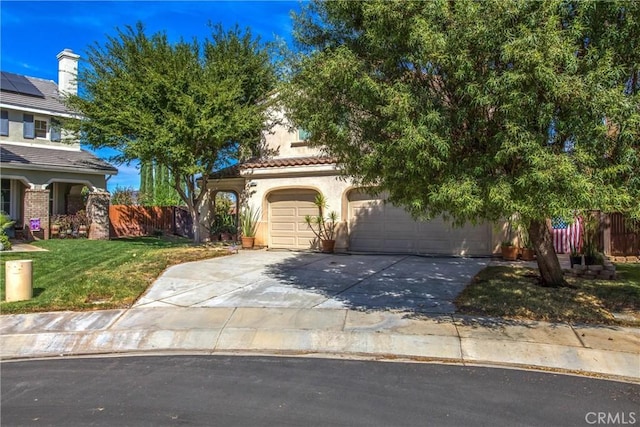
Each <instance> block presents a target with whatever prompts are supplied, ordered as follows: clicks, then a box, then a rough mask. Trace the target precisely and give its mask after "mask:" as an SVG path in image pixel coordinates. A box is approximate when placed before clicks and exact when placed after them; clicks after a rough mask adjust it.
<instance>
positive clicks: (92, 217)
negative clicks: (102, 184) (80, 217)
mask: <svg viewBox="0 0 640 427" xmlns="http://www.w3.org/2000/svg"><path fill="white" fill-rule="evenodd" d="M110 199H111V194H109V192H107V191H96V192H91V193H89V198H88V200H87V216H88V217H89V223H90V224H91V225H90V226H89V239H91V240H109V226H110V222H109V201H110Z"/></svg>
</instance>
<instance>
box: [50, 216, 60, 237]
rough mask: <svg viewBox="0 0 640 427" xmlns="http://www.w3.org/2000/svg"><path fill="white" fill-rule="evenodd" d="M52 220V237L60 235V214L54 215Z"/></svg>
mask: <svg viewBox="0 0 640 427" xmlns="http://www.w3.org/2000/svg"><path fill="white" fill-rule="evenodd" d="M49 221H50V222H51V226H50V229H51V237H56V236H57V237H60V225H61V224H60V215H54V216H52V217H51V219H50V220H49Z"/></svg>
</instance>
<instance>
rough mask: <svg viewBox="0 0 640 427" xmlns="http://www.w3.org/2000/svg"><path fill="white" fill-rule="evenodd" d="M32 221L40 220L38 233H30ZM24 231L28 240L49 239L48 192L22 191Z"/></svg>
mask: <svg viewBox="0 0 640 427" xmlns="http://www.w3.org/2000/svg"><path fill="white" fill-rule="evenodd" d="M32 219H40V231H31V227H30V223H31V220H32ZM24 229H25V237H26V238H27V239H28V240H40V239H45V240H46V239H48V238H49V190H34V189H30V188H29V189H26V190H24Z"/></svg>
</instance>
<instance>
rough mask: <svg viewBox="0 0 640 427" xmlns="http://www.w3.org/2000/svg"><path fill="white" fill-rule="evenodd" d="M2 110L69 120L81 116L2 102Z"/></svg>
mask: <svg viewBox="0 0 640 427" xmlns="http://www.w3.org/2000/svg"><path fill="white" fill-rule="evenodd" d="M0 108H5V109H10V110H19V111H24V112H25V113H34V114H41V115H43V116H56V117H65V118H68V119H73V118H76V119H77V118H80V115H79V114H75V113H71V112H68V111H67V112H64V111H55V110H43V109H40V108H31V107H25V106H24V105H18V104H7V103H6V102H0Z"/></svg>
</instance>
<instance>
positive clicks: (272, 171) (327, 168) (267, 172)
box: [240, 164, 339, 179]
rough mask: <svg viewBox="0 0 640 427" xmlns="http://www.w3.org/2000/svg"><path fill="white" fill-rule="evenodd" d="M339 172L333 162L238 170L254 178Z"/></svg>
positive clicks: (245, 175) (325, 174) (320, 174)
mask: <svg viewBox="0 0 640 427" xmlns="http://www.w3.org/2000/svg"><path fill="white" fill-rule="evenodd" d="M337 174H339V170H338V167H337V166H336V165H335V164H321V165H304V166H277V167H273V166H270V167H263V168H250V169H243V170H241V171H240V175H241V176H242V177H245V178H247V179H255V178H275V177H277V178H282V177H289V176H291V177H296V176H328V175H337Z"/></svg>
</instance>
